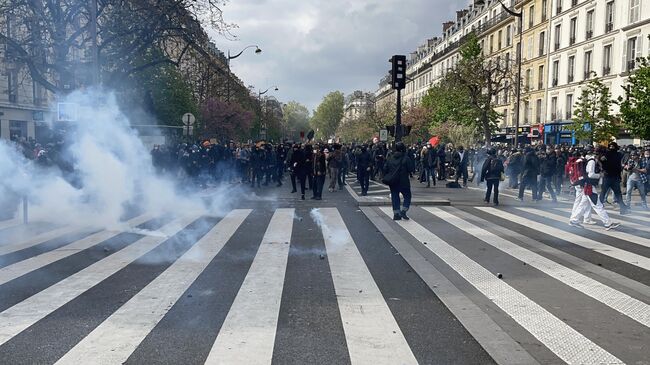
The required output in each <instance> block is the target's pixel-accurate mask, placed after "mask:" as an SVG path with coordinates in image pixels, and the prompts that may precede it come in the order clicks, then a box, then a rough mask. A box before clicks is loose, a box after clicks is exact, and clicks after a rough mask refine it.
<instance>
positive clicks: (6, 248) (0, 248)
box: [0, 226, 82, 256]
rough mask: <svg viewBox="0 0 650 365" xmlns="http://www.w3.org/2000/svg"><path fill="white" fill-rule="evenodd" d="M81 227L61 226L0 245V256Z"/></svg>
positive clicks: (79, 230)
mask: <svg viewBox="0 0 650 365" xmlns="http://www.w3.org/2000/svg"><path fill="white" fill-rule="evenodd" d="M81 230H82V227H79V226H63V227H59V228H55V229H53V230H51V231H48V232H44V233H41V234H38V235H36V236H33V237H30V238H28V239H26V240H24V241H21V242H17V243H11V244H6V245H0V256H2V255H6V254H9V253H12V252H17V251H20V250H24V249H26V248H30V247H34V246H37V245H40V244H41V243H44V242H47V241H49V240H52V239H55V238H57V237H61V236H65V235H67V234H70V233H75V232H81Z"/></svg>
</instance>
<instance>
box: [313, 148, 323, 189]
mask: <svg viewBox="0 0 650 365" xmlns="http://www.w3.org/2000/svg"><path fill="white" fill-rule="evenodd" d="M314 148H315V151H316V153H315V154H314V162H313V173H314V185H312V187H313V188H314V189H313V192H314V195H313V196H312V199H315V200H321V199H323V187H324V186H325V176H326V175H327V164H326V162H325V152H324V151H323V150H322V149H320V147H318V146H316V147H314Z"/></svg>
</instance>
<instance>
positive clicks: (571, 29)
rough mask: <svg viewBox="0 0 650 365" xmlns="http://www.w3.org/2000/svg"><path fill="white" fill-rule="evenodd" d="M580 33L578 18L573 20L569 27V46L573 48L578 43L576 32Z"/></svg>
mask: <svg viewBox="0 0 650 365" xmlns="http://www.w3.org/2000/svg"><path fill="white" fill-rule="evenodd" d="M577 31H578V18H572V19H571V25H570V26H569V45H570V46H573V45H574V44H575V43H576V32H577Z"/></svg>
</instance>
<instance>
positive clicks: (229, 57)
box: [226, 44, 262, 102]
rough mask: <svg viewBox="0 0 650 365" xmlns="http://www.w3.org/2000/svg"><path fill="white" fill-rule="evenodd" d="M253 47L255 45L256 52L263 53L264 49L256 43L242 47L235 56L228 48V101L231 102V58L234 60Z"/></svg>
mask: <svg viewBox="0 0 650 365" xmlns="http://www.w3.org/2000/svg"><path fill="white" fill-rule="evenodd" d="M253 47H255V54H260V53H262V50H261V49H260V47H259V46H257V45H254V44H253V45H250V46H246V47H244V49H242V50H241V51H240V52H239V53H237V54H236V55H234V56H231V55H230V50H228V57H227V58H226V66H227V67H228V75H227V79H226V101H227V102H230V77H231V75H230V73H231V72H230V60H234V59H235V58H237V57H239V56H241V55H242V54H243V53H244V51H246V50H247V49H249V48H253Z"/></svg>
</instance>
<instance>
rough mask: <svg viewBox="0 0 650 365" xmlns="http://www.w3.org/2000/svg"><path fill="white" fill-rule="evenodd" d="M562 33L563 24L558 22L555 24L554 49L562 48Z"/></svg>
mask: <svg viewBox="0 0 650 365" xmlns="http://www.w3.org/2000/svg"><path fill="white" fill-rule="evenodd" d="M561 34H562V25H561V24H558V25H556V26H555V47H554V48H553V50H554V51H557V50H558V49H560V35H561Z"/></svg>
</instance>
